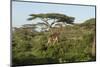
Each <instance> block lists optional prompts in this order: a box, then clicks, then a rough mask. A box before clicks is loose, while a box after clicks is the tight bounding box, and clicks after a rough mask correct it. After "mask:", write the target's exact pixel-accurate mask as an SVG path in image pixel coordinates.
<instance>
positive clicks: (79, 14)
mask: <svg viewBox="0 0 100 67" xmlns="http://www.w3.org/2000/svg"><path fill="white" fill-rule="evenodd" d="M34 13H35V14H38V13H61V14H65V15H68V16H72V17H75V22H76V23H79V22H84V21H85V20H87V19H90V18H95V6H83V5H81V6H80V5H71V4H70V5H69V4H66V5H65V4H48V3H35V2H20V1H19V2H18V1H13V2H12V26H13V27H19V26H21V25H23V24H31V23H33V21H28V20H27V19H28V18H29V17H30V16H29V15H30V14H34Z"/></svg>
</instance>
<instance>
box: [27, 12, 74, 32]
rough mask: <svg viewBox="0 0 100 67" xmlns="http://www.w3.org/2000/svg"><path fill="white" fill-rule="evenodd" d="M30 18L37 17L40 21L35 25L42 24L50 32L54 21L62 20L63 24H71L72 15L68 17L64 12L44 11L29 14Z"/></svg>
mask: <svg viewBox="0 0 100 67" xmlns="http://www.w3.org/2000/svg"><path fill="white" fill-rule="evenodd" d="M30 16H31V17H30V18H28V20H35V19H37V18H39V19H40V20H41V21H42V22H38V23H37V25H44V26H45V27H47V28H48V29H49V30H50V32H51V33H52V29H51V28H52V27H53V26H54V25H55V23H58V24H59V22H62V23H64V24H65V25H66V24H73V21H74V19H75V18H74V17H70V16H67V15H64V14H59V13H45V14H30Z"/></svg>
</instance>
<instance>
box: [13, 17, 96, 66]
mask: <svg viewBox="0 0 100 67" xmlns="http://www.w3.org/2000/svg"><path fill="white" fill-rule="evenodd" d="M33 26H35V25H33ZM35 28H36V27H33V28H32V31H33V32H32V31H29V30H28V29H27V27H24V28H23V27H20V28H16V29H15V30H13V33H12V34H13V38H12V54H13V56H12V61H13V65H14V66H16V65H37V64H53V63H69V62H80V61H95V60H96V56H95V47H93V45H94V46H95V44H94V41H95V19H94V18H92V19H89V20H87V21H85V22H84V23H81V24H73V25H66V26H64V27H63V30H62V31H61V34H60V36H59V42H58V43H56V44H54V45H52V44H49V45H48V46H47V45H46V44H47V39H48V36H49V35H50V31H41V32H38V31H36V30H35ZM93 48H94V49H93ZM93 51H94V53H93Z"/></svg>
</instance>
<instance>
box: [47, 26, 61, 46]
mask: <svg viewBox="0 0 100 67" xmlns="http://www.w3.org/2000/svg"><path fill="white" fill-rule="evenodd" d="M61 30H62V26H60V27H54V28H53V30H52V33H51V35H50V36H49V37H48V42H47V45H48V44H52V45H54V44H55V43H58V41H59V36H60V34H61Z"/></svg>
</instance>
